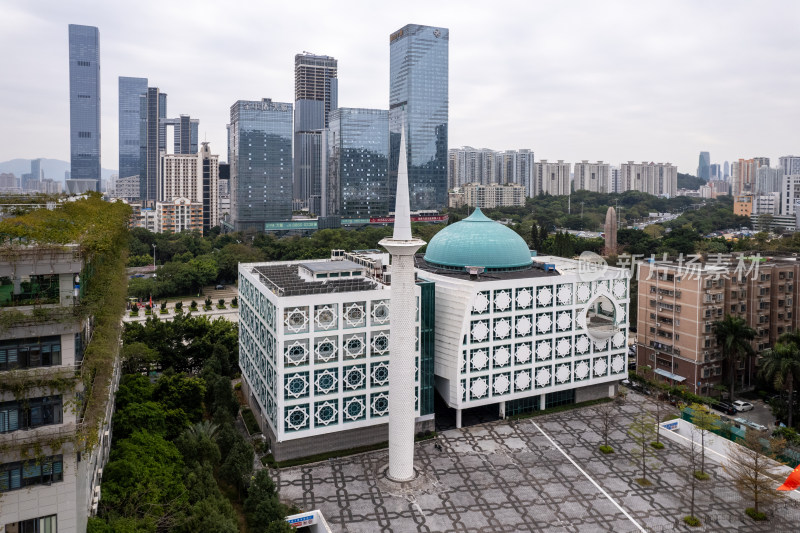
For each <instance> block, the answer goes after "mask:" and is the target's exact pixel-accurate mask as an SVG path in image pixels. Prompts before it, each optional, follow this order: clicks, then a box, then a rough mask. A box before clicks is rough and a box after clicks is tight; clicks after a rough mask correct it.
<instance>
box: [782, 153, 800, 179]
mask: <svg viewBox="0 0 800 533" xmlns="http://www.w3.org/2000/svg"><path fill="white" fill-rule="evenodd" d="M778 161H779V162H780V163H779V166H780V169H781V175H782V176H789V175H793V174H800V156H794V155H785V156H783V157H780V158H778Z"/></svg>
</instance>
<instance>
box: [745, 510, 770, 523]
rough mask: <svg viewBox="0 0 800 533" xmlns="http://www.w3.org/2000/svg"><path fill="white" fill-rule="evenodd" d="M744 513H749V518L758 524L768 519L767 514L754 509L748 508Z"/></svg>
mask: <svg viewBox="0 0 800 533" xmlns="http://www.w3.org/2000/svg"><path fill="white" fill-rule="evenodd" d="M744 512H745V513H747V516H749V517H750V518H752V519H753V520H756V521H758V522H761V521H762V520H766V519H767V515H766V514H765V513H762V512H761V511H756V510H755V509H754V508H752V507H748V508H747V509H745V510H744Z"/></svg>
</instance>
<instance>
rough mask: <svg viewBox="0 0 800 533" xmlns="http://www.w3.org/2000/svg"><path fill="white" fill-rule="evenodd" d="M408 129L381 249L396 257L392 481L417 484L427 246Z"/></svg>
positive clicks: (391, 382)
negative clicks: (420, 227) (419, 348)
mask: <svg viewBox="0 0 800 533" xmlns="http://www.w3.org/2000/svg"><path fill="white" fill-rule="evenodd" d="M405 130H406V128H405V124H403V127H402V129H401V133H400V161H399V163H398V165H397V194H396V196H397V200H396V202H395V207H394V234H393V235H392V238H391V239H383V240H382V241H381V242H380V243H379V244H380V245H381V246H383V247H384V248H386V250H388V252H389V253H390V254H391V255H392V301H391V304H390V307H389V317H390V322H391V328H390V336H389V354H390V355H389V471H388V476H389V479H391V480H393V481H409V480H411V479H414V418H415V417H414V403H415V393H414V373H415V366H416V362H415V357H414V345H415V342H414V336H415V333H414V327H415V322H414V319H415V316H414V315H415V312H414V310H415V309H416V307H417V302H416V297H415V292H414V289H415V284H414V253H416V251H417V250H419V248H420V247H421V246H423V245H424V244H425V241H423V240H420V239H415V238H413V237H412V236H411V206H410V205H409V199H408V161H407V158H408V156H407V155H406V133H405Z"/></svg>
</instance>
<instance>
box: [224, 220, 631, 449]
mask: <svg viewBox="0 0 800 533" xmlns="http://www.w3.org/2000/svg"><path fill="white" fill-rule="evenodd" d="M418 242H419V241H418ZM391 262H394V259H393V260H392V261H391ZM391 262H390V255H389V254H388V253H385V252H381V251H379V250H366V251H352V252H348V251H343V250H334V251H333V252H332V254H331V258H330V259H323V260H307V261H288V262H271V263H258V264H240V265H239V296H240V307H239V309H240V321H239V325H240V353H239V358H240V366H241V370H242V377H243V379H242V383H243V389H244V392H245V393H246V395H247V398H248V401H249V403H250V405H251V407H252V409H253V412H254V413H255V414H256V418H257V420H258V422H259V424H260V426H261V429H262V431H263V432H264V434H265V435H267V436H268V438H269V439H270V444H271V446H272V449H273V454H274V455H275V458H276V459H277V460H285V459H289V458H294V457H302V456H306V455H311V454H314V453H320V452H322V451H330V450H335V449H344V448H352V447H356V446H361V445H366V444H371V443H376V442H385V441H386V440H388V424H387V422H388V418H389V417H388V414H389V402H388V399H389V391H390V384H391V383H392V375H391V374H390V372H389V362H390V360H391V359H392V357H393V355H394V354H392V353H391V352H390V332H391V327H390V325H391V323H392V319H393V317H392V316H391V314H390V312H389V311H390V301H391V297H392V264H390V263H391ZM413 265H414V283H413V284H412V285H411V286H412V287H413V291H414V299H412V300H409V301H411V302H413V301H416V308H415V309H411V305H409V309H408V313H409V314H408V315H405V314H404V315H403V318H411V317H412V316H413V321H412V320H407V321H404V322H407V323H408V324H409V326H408V327H409V330H410V333H409V334H408V338H411V337H412V336H413V339H414V344H413V356H414V358H415V361H416V375H415V376H414V384H413V385H414V390H415V395H416V404H415V406H414V408H415V412H414V416H415V427H416V431H426V430H432V429H434V427H435V420H434V417H435V413H434V394H438V395H439V396H440V397H441V399H442V400H443V402H440V405H441V404H442V403H443V404H444V405H446V407H444V409H452V410H454V412H455V419H456V424H457V425H458V426H460V425H461V422H462V413H463V412H464V410H467V409H472V408H474V407H483V408H484V409H485V408H486V406H489V405H491V406H496V408H497V413H498V415H499V416H501V417H504V416H510V415H515V414H520V413H524V412H529V411H533V410H539V409H546V408H549V407H553V406H558V405H563V404H569V403H577V402H583V401H587V400H591V399H596V398H600V397H603V396H611V395H613V394H614V393H615V390H616V384H617V383H618V381H619V380H620V379H622V378H624V377H625V375H626V371H627V342H626V340H627V335H628V316H629V315H628V313H629V306H630V300H629V289H630V287H629V276H630V273H629V271H628V270H626V269H620V268H614V267H605V265H602V266H598V265H596V264H594V263H592V264H590V268H587V267H586V263H585V262H583V261H580V260H576V259H565V258H560V257H553V256H544V257H543V256H536V254H535V252H532V251H530V250H529V249H528V246H527V244H526V243H525V241H524V240H523V239H522V238H521V237H520V236H519V235H518V234H517V233H515V232H514V231H513V230H511V229H509V228H507V227H506V226H504V225H502V224H500V223H498V222H495V221H493V220H491V219H489V218H488V217H486V216H485V215H484V214H483V213H482V212H481V211H480V209H476V210H475V211H474V212H473V213H472V215H470V216H469V217H468V218H466V219H464V220H462V221H460V222H456V223H454V224H451V225H449V226H447V227H445V228H444V229H442V230H441V231H440V232H439V233H437V234H436V236H434V238H433V239H431V242H430V243H429V244H428V246H427V249H425V251H424V253H418V254H415V255H414V256H413ZM402 385H403V386H405V387H410V383H403V384H402ZM398 386H399V385H398Z"/></svg>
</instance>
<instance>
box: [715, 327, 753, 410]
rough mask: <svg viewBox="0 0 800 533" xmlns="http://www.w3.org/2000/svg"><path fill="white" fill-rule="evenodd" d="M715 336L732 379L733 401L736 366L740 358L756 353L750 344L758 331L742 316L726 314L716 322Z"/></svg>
mask: <svg viewBox="0 0 800 533" xmlns="http://www.w3.org/2000/svg"><path fill="white" fill-rule="evenodd" d="M712 327H713V328H714V336H715V337H716V339H717V344H719V346H720V348H721V349H722V357H723V359H725V361H726V363H727V367H728V378H729V380H730V390H729V393H730V401H733V388H734V386H735V384H736V367H737V366H738V363H739V359H740V358H741V357H742V356H743V355H745V356H748V357H750V356H752V355H755V351H754V350H753V347H752V346H751V345H750V341H752V340H753V339H754V338H755V337H756V331H755V330H754V329H753V328H751V327H750V326H748V325H747V322H745V320H744V319H743V318H741V317H738V316H731V315H725V318H723V319H722V320H718V321H716V322H714V324H713V325H712Z"/></svg>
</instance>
